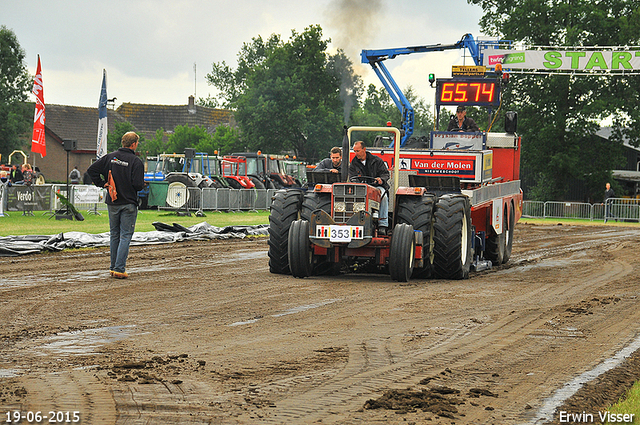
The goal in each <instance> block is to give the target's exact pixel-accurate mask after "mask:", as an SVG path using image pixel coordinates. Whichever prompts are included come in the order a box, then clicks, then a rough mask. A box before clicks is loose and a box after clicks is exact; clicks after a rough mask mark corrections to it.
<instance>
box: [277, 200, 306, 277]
mask: <svg viewBox="0 0 640 425" xmlns="http://www.w3.org/2000/svg"><path fill="white" fill-rule="evenodd" d="M302 195H303V192H302V191H299V190H279V191H277V192H276V193H275V194H274V195H273V199H272V201H271V208H270V214H269V271H270V272H271V273H276V274H289V273H290V270H289V248H288V247H289V228H290V227H291V223H293V221H294V220H297V219H298V218H299V217H300V206H301V204H302Z"/></svg>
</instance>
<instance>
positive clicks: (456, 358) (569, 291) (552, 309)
mask: <svg viewBox="0 0 640 425" xmlns="http://www.w3.org/2000/svg"><path fill="white" fill-rule="evenodd" d="M609 243H611V240H610V239H607V240H606V241H597V242H594V241H585V242H583V243H579V244H576V245H572V246H568V247H567V246H563V247H558V248H555V249H551V250H547V249H545V250H542V251H540V252H539V253H538V257H539V258H543V257H545V258H548V257H555V256H560V255H566V254H567V253H573V254H576V255H578V256H579V255H580V253H581V252H582V251H583V250H584V249H586V248H587V247H589V248H590V249H593V248H594V247H596V246H599V245H603V244H609ZM614 249H617V248H614ZM511 269H513V267H512V268H511ZM631 271H632V267H631V266H630V265H629V264H627V263H621V262H619V261H612V262H608V263H607V264H606V267H604V269H601V270H599V273H598V274H595V273H594V271H593V270H591V271H589V272H588V277H589V279H588V281H587V280H585V281H583V282H582V284H581V285H570V284H561V285H560V284H557V285H553V284H551V285H543V286H541V287H539V288H537V289H535V290H534V291H531V292H526V293H523V294H521V295H518V296H512V297H509V299H508V300H507V301H505V302H504V303H502V305H503V306H504V307H509V306H512V305H518V306H521V305H527V304H528V303H529V301H530V300H531V299H532V298H537V296H540V299H542V300H543V301H544V302H548V301H549V300H552V302H553V303H554V304H553V305H552V306H549V305H548V304H547V305H546V306H545V307H541V308H536V307H532V308H529V309H526V310H521V311H519V312H518V313H514V312H512V313H514V314H507V315H506V316H504V317H502V318H499V319H498V320H496V321H495V322H493V323H491V324H489V325H487V326H478V327H477V328H475V329H471V330H469V329H461V330H457V331H454V332H451V333H450V334H449V335H448V336H447V337H446V338H445V339H443V340H441V341H439V342H438V343H436V344H434V345H432V346H431V347H429V348H428V349H426V350H419V351H417V352H415V353H411V355H410V356H409V357H407V356H406V354H405V353H403V352H402V349H401V346H400V344H399V343H398V344H392V343H391V341H389V340H384V341H381V340H377V341H375V340H367V341H364V342H363V343H362V344H361V346H360V347H358V346H353V345H350V346H349V352H350V356H349V361H348V364H347V366H346V367H345V369H344V370H343V372H342V373H340V374H338V375H337V376H336V377H334V378H333V379H331V380H330V381H329V382H327V383H325V384H322V385H320V386H319V387H316V388H313V389H310V390H308V391H305V392H304V393H301V394H297V395H291V396H289V397H287V398H286V399H284V400H280V401H278V402H276V405H277V407H276V408H275V409H271V410H270V412H271V415H270V417H269V418H265V419H264V420H263V422H265V423H282V421H283V420H285V421H289V420H291V421H293V422H296V421H300V420H303V419H304V421H305V422H307V421H309V422H313V421H322V422H323V423H339V422H340V421H343V420H345V417H342V416H340V415H336V412H335V410H336V409H335V408H336V406H337V405H339V406H341V407H340V408H339V409H337V410H340V411H348V412H349V411H350V412H356V411H357V410H359V409H360V408H361V407H362V405H363V404H364V401H365V400H366V399H367V398H369V397H373V396H375V394H376V393H378V392H379V391H381V390H383V389H385V388H389V387H398V386H402V385H405V386H406V385H411V384H415V383H416V381H418V380H419V378H420V377H425V375H427V374H429V373H431V374H436V373H439V372H440V371H441V370H442V369H444V368H445V367H447V368H455V369H469V368H472V366H473V365H474V364H476V363H478V362H479V361H480V360H483V359H487V358H491V357H494V356H495V355H496V354H497V353H500V352H501V351H514V350H522V349H523V348H524V349H526V347H527V345H529V344H528V342H529V341H528V340H529V339H530V338H531V335H532V334H535V333H536V332H537V331H538V330H539V329H542V328H544V326H545V324H546V323H547V322H548V321H549V320H550V318H551V317H553V316H554V315H556V314H558V313H560V312H562V311H564V310H566V301H568V300H570V299H572V298H575V297H576V296H581V294H584V295H587V296H588V293H589V291H591V290H597V288H599V287H600V286H602V285H603V284H606V283H608V282H611V281H618V280H623V279H624V277H625V276H627V275H628V274H629V273H630V272H631ZM508 272H511V270H509V269H508V270H505V271H503V274H504V273H508ZM583 273H587V272H586V271H584V272H583ZM492 274H494V273H492ZM580 299H582V298H580ZM499 307H500V306H496V308H497V309H499ZM507 311H508V310H507ZM488 341H496V342H494V343H493V344H489V343H486V342H488ZM392 345H393V347H391V346H392ZM359 348H360V349H359ZM382 352H385V353H390V355H389V354H385V355H380V353H382ZM390 358H394V359H397V360H396V361H395V362H392V361H391V360H390ZM372 359H373V361H372ZM480 363H484V362H480ZM548 366H549V367H553V365H552V364H550V365H548ZM558 373H559V374H560V371H558ZM532 389H533V388H532ZM529 401H530V399H529V398H526V399H525V400H523V399H522V398H519V399H518V400H511V402H509V403H506V404H507V406H504V407H505V409H506V410H505V411H504V412H503V413H505V414H508V416H511V417H512V418H514V419H515V416H517V415H518V414H521V413H522V411H523V404H524V403H526V402H529Z"/></svg>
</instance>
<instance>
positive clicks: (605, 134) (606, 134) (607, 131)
mask: <svg viewBox="0 0 640 425" xmlns="http://www.w3.org/2000/svg"><path fill="white" fill-rule="evenodd" d="M612 132H613V129H612V128H611V127H601V128H600V130H598V131H596V135H598V136H600V137H602V138H603V139H607V140H609V138H610V137H611V133H612ZM622 143H623V144H624V146H625V147H627V148H629V149H633V150H636V151H640V148H638V147H636V146H633V145H632V144H631V143H629V139H628V138H627V137H626V136H624V137H623V138H622Z"/></svg>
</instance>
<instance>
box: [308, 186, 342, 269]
mask: <svg viewBox="0 0 640 425" xmlns="http://www.w3.org/2000/svg"><path fill="white" fill-rule="evenodd" d="M315 210H322V211H324V212H326V213H327V214H329V215H330V214H331V194H330V193H315V192H307V193H305V195H304V199H303V200H302V209H301V211H300V218H302V219H303V220H307V221H310V220H311V213H313V212H314V211H315ZM340 269H341V264H340V263H332V262H331V261H329V259H328V258H326V257H320V256H317V257H316V258H315V261H314V264H313V270H312V274H313V275H314V276H315V275H332V276H334V275H338V274H340Z"/></svg>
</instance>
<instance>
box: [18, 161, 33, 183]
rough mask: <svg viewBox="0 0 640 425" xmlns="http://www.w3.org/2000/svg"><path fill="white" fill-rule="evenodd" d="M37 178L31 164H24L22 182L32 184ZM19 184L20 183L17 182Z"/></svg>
mask: <svg viewBox="0 0 640 425" xmlns="http://www.w3.org/2000/svg"><path fill="white" fill-rule="evenodd" d="M34 180H35V173H34V172H33V171H32V170H31V164H24V165H23V166H22V182H21V183H22V184H23V185H25V186H31V185H32V184H33V181H34ZM16 184H19V183H16Z"/></svg>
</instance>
